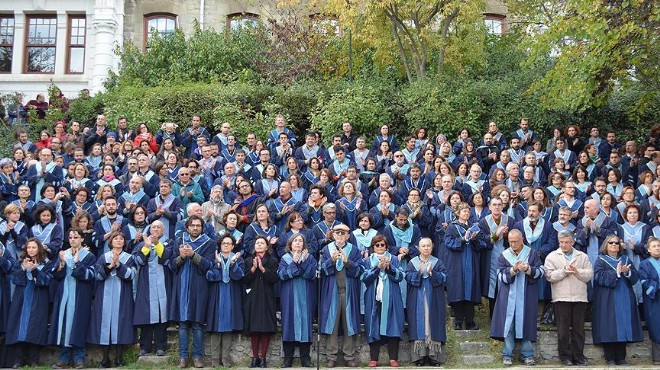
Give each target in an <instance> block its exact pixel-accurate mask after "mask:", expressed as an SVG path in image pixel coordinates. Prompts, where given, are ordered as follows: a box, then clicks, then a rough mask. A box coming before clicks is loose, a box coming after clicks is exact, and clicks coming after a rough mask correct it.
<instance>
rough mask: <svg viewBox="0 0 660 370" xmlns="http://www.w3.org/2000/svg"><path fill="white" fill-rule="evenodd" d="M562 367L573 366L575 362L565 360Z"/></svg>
mask: <svg viewBox="0 0 660 370" xmlns="http://www.w3.org/2000/svg"><path fill="white" fill-rule="evenodd" d="M561 364H562V365H564V366H573V361H571V360H564V361H562V362H561Z"/></svg>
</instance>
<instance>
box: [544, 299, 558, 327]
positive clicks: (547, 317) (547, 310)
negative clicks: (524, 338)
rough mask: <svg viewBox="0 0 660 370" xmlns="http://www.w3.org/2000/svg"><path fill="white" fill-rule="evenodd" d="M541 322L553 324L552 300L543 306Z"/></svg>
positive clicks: (553, 308) (553, 309)
mask: <svg viewBox="0 0 660 370" xmlns="http://www.w3.org/2000/svg"><path fill="white" fill-rule="evenodd" d="M541 324H543V325H555V307H554V304H553V303H552V302H548V303H546V304H545V307H543V313H542V314H541Z"/></svg>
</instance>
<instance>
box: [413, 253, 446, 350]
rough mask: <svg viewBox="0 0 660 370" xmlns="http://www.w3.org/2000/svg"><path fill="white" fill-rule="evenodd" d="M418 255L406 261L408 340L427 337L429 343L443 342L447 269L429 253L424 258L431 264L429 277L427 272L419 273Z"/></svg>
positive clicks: (444, 334)
mask: <svg viewBox="0 0 660 370" xmlns="http://www.w3.org/2000/svg"><path fill="white" fill-rule="evenodd" d="M420 263H421V260H420V257H419V256H417V257H415V258H413V259H412V260H410V262H409V263H408V269H407V270H406V281H407V282H408V294H407V298H406V299H407V304H406V318H407V321H408V339H409V340H411V341H424V340H426V337H427V336H430V337H431V340H432V341H433V342H440V343H445V342H446V341H447V328H446V319H445V311H446V307H447V303H446V301H445V289H444V288H445V283H446V281H447V269H446V268H445V265H444V264H443V263H442V261H440V260H439V259H437V258H436V257H433V256H430V257H429V260H428V261H427V264H426V266H428V263H430V264H431V266H433V267H432V269H431V276H429V274H428V272H427V271H424V272H420V271H419V267H420ZM425 304H426V305H427V306H428V313H429V327H430V329H431V332H430V333H427V332H426V325H425V319H424V315H425V311H426V310H425Z"/></svg>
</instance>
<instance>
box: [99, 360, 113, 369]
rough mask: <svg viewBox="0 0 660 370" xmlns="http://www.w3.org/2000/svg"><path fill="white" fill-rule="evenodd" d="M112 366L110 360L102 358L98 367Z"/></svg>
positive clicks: (107, 367) (106, 367)
mask: <svg viewBox="0 0 660 370" xmlns="http://www.w3.org/2000/svg"><path fill="white" fill-rule="evenodd" d="M111 367H112V364H111V363H110V360H103V361H101V363H100V364H99V369H109V368H111Z"/></svg>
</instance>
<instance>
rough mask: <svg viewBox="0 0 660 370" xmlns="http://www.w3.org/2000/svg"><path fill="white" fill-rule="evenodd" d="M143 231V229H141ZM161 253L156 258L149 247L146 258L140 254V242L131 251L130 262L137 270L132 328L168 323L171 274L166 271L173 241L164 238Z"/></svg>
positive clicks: (155, 254)
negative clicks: (131, 260) (133, 263)
mask: <svg viewBox="0 0 660 370" xmlns="http://www.w3.org/2000/svg"><path fill="white" fill-rule="evenodd" d="M145 232H146V230H145ZM160 242H161V243H162V244H163V254H162V255H161V256H160V257H158V254H157V253H156V251H155V250H154V247H153V246H149V248H150V251H149V255H147V256H145V255H144V253H142V247H143V246H144V243H143V242H140V243H138V244H137V245H136V246H135V249H134V250H133V261H134V262H135V265H136V266H137V267H138V274H137V290H136V294H135V307H134V309H133V325H150V324H159V323H166V322H168V320H169V318H168V315H167V309H168V303H169V300H170V289H171V286H172V272H171V270H170V269H169V267H168V266H169V264H170V259H171V258H172V253H173V250H172V249H173V244H174V241H173V240H169V239H167V235H164V236H163V237H162V239H161V241H160Z"/></svg>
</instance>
